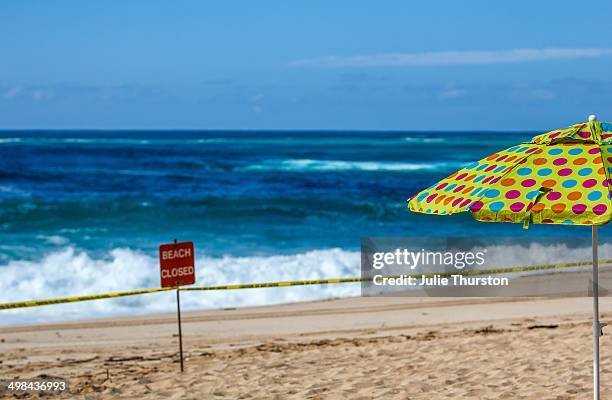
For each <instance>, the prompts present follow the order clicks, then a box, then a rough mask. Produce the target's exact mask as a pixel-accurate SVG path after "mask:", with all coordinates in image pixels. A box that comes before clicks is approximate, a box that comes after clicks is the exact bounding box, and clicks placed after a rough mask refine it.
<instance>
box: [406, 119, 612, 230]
mask: <svg viewBox="0 0 612 400" xmlns="http://www.w3.org/2000/svg"><path fill="white" fill-rule="evenodd" d="M611 164H612V124H610V123H603V122H599V121H590V122H585V123H581V124H576V125H573V126H571V127H569V128H567V129H560V130H555V131H551V132H548V133H544V134H542V135H538V136H536V137H534V138H533V139H532V140H531V142H529V143H522V144H519V145H516V146H513V147H510V148H509V149H506V150H503V151H500V152H498V153H495V154H491V155H490V156H488V157H486V158H484V159H482V160H480V161H478V162H473V163H470V164H468V165H466V166H465V168H463V169H461V170H459V171H457V172H455V173H453V174H451V175H449V176H448V177H446V178H445V179H443V180H441V181H440V182H438V183H436V184H435V185H433V186H431V187H430V188H428V189H426V190H423V191H421V192H420V193H417V194H416V195H414V196H412V197H411V198H410V199H409V201H408V208H409V209H410V210H411V211H415V212H420V213H427V214H439V215H449V214H455V213H459V212H465V211H469V212H471V213H472V215H473V217H474V218H475V219H476V220H478V221H485V222H522V223H524V224H525V226H528V225H529V224H530V223H543V224H571V225H574V224H576V225H602V224H606V223H608V221H610V218H611V217H612V213H611V211H612V203H611V200H610V191H609V188H610V183H612V181H611V180H610V173H611V172H612V167H611Z"/></svg>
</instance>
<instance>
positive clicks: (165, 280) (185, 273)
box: [159, 239, 195, 372]
mask: <svg viewBox="0 0 612 400" xmlns="http://www.w3.org/2000/svg"><path fill="white" fill-rule="evenodd" d="M159 267H160V276H161V286H162V287H176V315H177V320H178V335H179V354H180V359H181V372H183V371H184V370H185V369H184V366H183V330H182V327H181V296H180V291H181V289H180V287H181V286H183V285H192V284H194V283H195V262H194V251H193V242H180V243H177V242H176V239H174V243H170V244H162V245H161V246H159Z"/></svg>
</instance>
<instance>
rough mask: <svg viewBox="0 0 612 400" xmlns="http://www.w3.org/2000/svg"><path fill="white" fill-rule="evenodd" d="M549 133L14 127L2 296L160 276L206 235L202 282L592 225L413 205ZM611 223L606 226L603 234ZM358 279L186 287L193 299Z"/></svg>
mask: <svg viewBox="0 0 612 400" xmlns="http://www.w3.org/2000/svg"><path fill="white" fill-rule="evenodd" d="M535 134H537V132H476V133H472V132H410V131H406V132H359V131H358V132H336V131H331V132H325V131H316V132H313V131H311V132H299V131H288V132H281V131H274V132H267V131H246V132H245V131H241V132H232V131H2V132H0V276H2V278H1V279H0V302H8V301H18V300H29V299H44V298H54V297H60V296H70V295H79V294H94V293H103V292H109V291H123V290H131V289H140V288H150V287H157V286H159V267H158V260H157V248H158V246H159V244H161V243H168V242H171V241H173V240H174V239H177V240H179V241H194V242H195V248H196V270H197V272H196V275H197V284H199V285H216V284H225V283H248V282H262V281H275V280H294V279H318V278H336V277H348V276H357V275H359V246H360V238H362V237H367V236H387V237H388V236H421V237H422V236H485V235H497V236H525V235H533V236H538V235H546V236H552V235H580V236H585V235H586V236H588V235H589V234H590V230H589V228H588V227H582V228H580V227H551V226H532V227H531V228H530V229H529V230H528V231H525V230H523V229H522V226H521V225H518V224H483V223H478V222H476V221H473V220H472V219H471V218H470V216H469V215H466V214H460V215H455V216H448V217H441V216H428V215H420V214H414V213H410V212H408V211H407V210H406V199H407V198H408V197H409V196H410V195H411V194H413V193H416V192H418V191H419V190H421V189H423V188H425V187H428V186H430V185H432V184H433V183H435V182H436V181H437V180H439V179H441V178H443V177H445V176H446V175H448V174H450V173H451V172H453V171H454V170H457V169H459V168H461V166H462V165H465V164H466V163H468V162H470V161H475V160H478V159H480V158H482V157H485V156H487V155H489V154H491V153H493V152H495V151H497V150H501V149H504V148H507V147H510V146H512V145H514V144H517V143H520V142H523V141H528V140H529V139H530V138H531V137H532V136H534V135H535ZM604 235H605V233H604ZM356 295H359V285H356V284H347V285H333V286H332V285H330V286H312V287H301V288H292V289H290V290H288V289H265V290H246V291H240V292H219V293H207V292H206V293H205V292H193V293H188V294H185V295H184V297H185V299H184V300H183V302H184V305H185V308H186V309H202V308H224V307H240V306H254V305H262V304H271V303H283V302H293V301H303V300H314V299H322V298H331V297H343V296H356ZM174 307H175V305H174V300H173V296H172V295H171V293H159V294H151V295H143V296H136V297H129V298H123V299H115V300H102V301H93V302H86V303H76V304H66V305H56V306H46V307H39V308H36V309H23V310H13V311H5V312H2V315H1V316H2V318H0V320H1V321H2V322H1V323H3V324H8V323H29V322H37V321H49V320H59V319H61V320H66V319H75V318H95V317H102V316H110V315H134V314H143V313H151V312H161V311H171V310H173V309H174Z"/></svg>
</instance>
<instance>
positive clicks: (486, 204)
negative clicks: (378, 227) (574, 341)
mask: <svg viewBox="0 0 612 400" xmlns="http://www.w3.org/2000/svg"><path fill="white" fill-rule="evenodd" d="M611 164H612V123H603V122H598V121H596V118H595V116H593V115H592V116H590V117H589V122H585V123H581V124H576V125H573V126H571V127H569V128H567V129H560V130H555V131H552V132H548V133H544V134H542V135H539V136H536V137H534V138H533V139H532V140H531V141H530V142H529V143H522V144H519V145H517V146H513V147H510V148H509V149H506V150H503V151H500V152H498V153H495V154H491V155H490V156H488V157H486V158H484V159H482V160H480V161H478V162H473V163H471V164H468V165H467V166H465V168H463V169H461V170H459V171H457V172H455V173H453V174H451V175H450V176H448V177H446V178H445V179H443V180H441V181H440V182H438V183H436V184H435V185H433V186H431V187H429V188H428V189H425V190H423V191H422V192H420V193H417V194H416V195H414V196H413V197H411V198H410V199H409V201H408V208H409V209H410V210H411V211H415V212H420V213H426V214H438V215H450V214H455V213H459V212H466V211H467V212H470V213H471V214H472V216H473V217H474V218H475V219H476V220H478V221H485V222H514V223H522V224H523V225H524V227H526V228H527V227H528V226H529V224H565V225H591V226H592V234H593V311H594V315H593V316H594V319H593V336H594V339H593V353H594V354H593V382H594V388H593V391H594V398H595V399H599V336H601V335H602V332H601V330H602V327H603V325H604V324H602V323H600V322H599V317H598V314H599V305H598V283H597V281H598V277H597V275H598V270H597V225H603V224H606V223H608V221H610V219H611V218H612V202H611V196H610V191H609V188H610V184H611V183H612V179H610V173H612V165H611Z"/></svg>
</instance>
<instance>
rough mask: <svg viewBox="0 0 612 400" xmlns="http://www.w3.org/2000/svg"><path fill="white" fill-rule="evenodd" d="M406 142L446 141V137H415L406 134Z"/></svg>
mask: <svg viewBox="0 0 612 400" xmlns="http://www.w3.org/2000/svg"><path fill="white" fill-rule="evenodd" d="M404 140H405V141H406V142H411V143H444V142H446V139H444V138H439V137H415V136H406V137H405V138H404Z"/></svg>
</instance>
